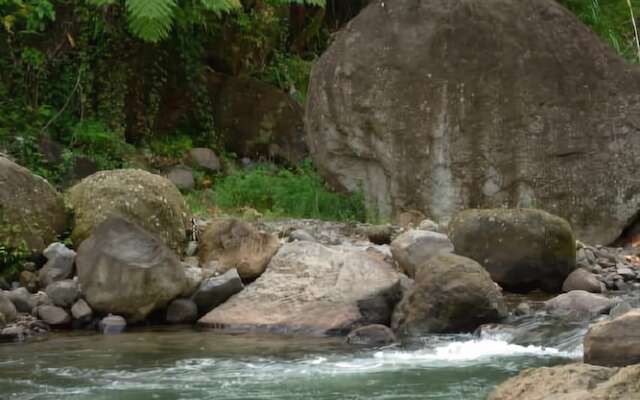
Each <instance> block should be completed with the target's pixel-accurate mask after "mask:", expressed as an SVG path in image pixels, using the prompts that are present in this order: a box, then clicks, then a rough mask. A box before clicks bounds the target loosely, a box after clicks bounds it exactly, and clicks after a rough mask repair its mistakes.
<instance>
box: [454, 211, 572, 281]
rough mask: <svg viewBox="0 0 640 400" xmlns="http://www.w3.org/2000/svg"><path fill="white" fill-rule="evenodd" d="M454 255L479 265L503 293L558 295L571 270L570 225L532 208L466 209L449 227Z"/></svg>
mask: <svg viewBox="0 0 640 400" xmlns="http://www.w3.org/2000/svg"><path fill="white" fill-rule="evenodd" d="M449 238H450V239H451V241H452V242H453V246H454V249H455V250H454V252H455V253H456V254H460V255H462V256H465V257H469V258H471V259H473V260H476V261H477V262H479V263H480V264H482V265H483V266H484V267H485V268H486V269H487V271H489V273H490V274H491V278H492V279H493V280H494V281H495V282H497V283H498V284H500V286H502V287H503V288H504V289H506V290H508V291H513V292H528V291H531V290H535V289H542V290H545V291H547V292H551V293H555V292H559V291H560V290H561V288H562V284H563V283H564V281H565V279H566V278H567V276H568V275H569V274H570V273H571V272H572V271H573V270H574V269H575V267H576V240H575V236H574V234H573V231H572V229H571V226H570V225H569V223H568V222H567V221H566V220H564V219H562V218H560V217H557V216H554V215H552V214H549V213H547V212H545V211H541V210H534V209H493V210H466V211H463V212H461V213H459V214H458V215H456V217H455V218H454V219H453V220H452V221H451V223H450V224H449Z"/></svg>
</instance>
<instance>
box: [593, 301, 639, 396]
mask: <svg viewBox="0 0 640 400" xmlns="http://www.w3.org/2000/svg"><path fill="white" fill-rule="evenodd" d="M584 362H586V363H589V364H594V365H604V366H607V367H623V366H627V365H631V364H640V309H634V310H631V311H628V312H626V313H624V314H623V315H621V316H619V317H617V318H615V319H613V320H611V321H603V322H600V323H597V324H595V325H593V326H591V328H590V329H589V332H587V335H586V336H585V338H584ZM639 378H640V376H639ZM639 389H640V386H639ZM638 393H639V394H640V391H638Z"/></svg>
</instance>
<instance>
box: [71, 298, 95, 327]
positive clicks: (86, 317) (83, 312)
mask: <svg viewBox="0 0 640 400" xmlns="http://www.w3.org/2000/svg"><path fill="white" fill-rule="evenodd" d="M71 315H72V316H73V319H75V320H77V321H80V322H83V323H87V322H90V321H91V319H92V318H93V310H92V309H91V307H89V304H87V302H86V301H84V300H83V299H79V300H77V301H76V302H75V303H74V304H73V306H72V307H71Z"/></svg>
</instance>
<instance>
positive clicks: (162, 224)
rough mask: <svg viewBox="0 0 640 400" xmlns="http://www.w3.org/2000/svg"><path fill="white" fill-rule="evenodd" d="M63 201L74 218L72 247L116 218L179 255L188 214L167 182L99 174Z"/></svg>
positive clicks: (134, 173)
mask: <svg viewBox="0 0 640 400" xmlns="http://www.w3.org/2000/svg"><path fill="white" fill-rule="evenodd" d="M66 200H67V202H68V204H69V206H70V207H71V208H72V209H73V211H74V215H75V225H74V228H73V232H72V234H71V237H72V238H73V241H74V242H75V243H81V242H82V241H83V240H85V239H87V238H88V237H89V236H90V235H91V233H92V231H93V230H94V229H95V228H96V227H97V226H98V225H100V224H101V223H102V222H104V221H105V220H106V219H107V218H108V217H110V216H113V215H119V216H122V217H123V218H125V219H127V220H129V221H131V222H134V223H136V224H138V225H140V226H141V227H142V228H144V229H145V230H146V231H147V232H151V233H153V234H154V235H156V236H158V237H159V238H160V239H161V240H162V241H163V242H164V243H165V244H166V245H167V246H169V247H170V248H171V249H173V250H174V251H176V252H177V253H178V254H180V253H182V247H183V245H184V244H185V242H186V235H185V232H186V229H187V228H188V227H189V225H188V223H189V215H188V214H189V212H188V208H187V205H186V203H185V201H184V198H183V197H182V195H181V194H180V192H179V191H178V189H176V187H175V186H174V185H173V184H172V183H171V182H170V181H169V180H167V179H166V178H163V177H161V176H159V175H154V174H151V173H149V172H146V171H142V170H134V169H122V170H114V171H101V172H98V173H95V174H93V175H91V176H89V177H88V178H85V179H83V180H82V181H81V182H80V183H79V184H77V185H75V186H74V187H72V188H71V189H69V191H68V192H67V194H66Z"/></svg>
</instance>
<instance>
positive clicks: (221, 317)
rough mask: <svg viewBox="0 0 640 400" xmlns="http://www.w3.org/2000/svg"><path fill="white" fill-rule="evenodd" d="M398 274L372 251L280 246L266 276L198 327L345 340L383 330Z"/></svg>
mask: <svg viewBox="0 0 640 400" xmlns="http://www.w3.org/2000/svg"><path fill="white" fill-rule="evenodd" d="M400 295H401V285H400V274H398V273H397V272H395V270H394V268H393V265H391V263H389V262H387V261H386V259H385V257H384V255H383V254H381V253H378V252H377V251H367V250H365V249H363V248H359V247H355V246H331V247H329V246H323V245H321V244H319V243H313V242H293V243H286V244H284V245H283V246H282V247H281V248H280V250H279V251H278V253H277V254H276V255H275V256H274V257H273V258H272V260H271V262H270V263H269V267H268V268H267V270H266V272H265V273H264V274H262V276H261V277H260V278H258V279H257V280H256V281H255V282H253V283H252V284H251V285H249V286H247V287H246V288H245V289H244V290H243V291H242V292H240V293H238V294H237V295H235V296H233V297H232V298H230V299H229V300H227V301H226V302H225V303H224V304H222V305H221V306H219V307H217V308H215V309H213V310H212V311H211V312H209V313H208V314H207V315H205V316H204V317H203V318H201V319H200V321H199V324H201V325H203V326H207V327H212V328H219V329H222V330H224V331H227V332H269V333H277V334H301V335H309V336H324V335H347V334H348V333H349V332H350V331H351V330H352V329H353V328H355V327H357V326H362V325H367V324H388V323H389V320H390V318H391V312H392V310H393V307H394V306H395V304H396V302H397V301H398V300H399V297H400Z"/></svg>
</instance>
